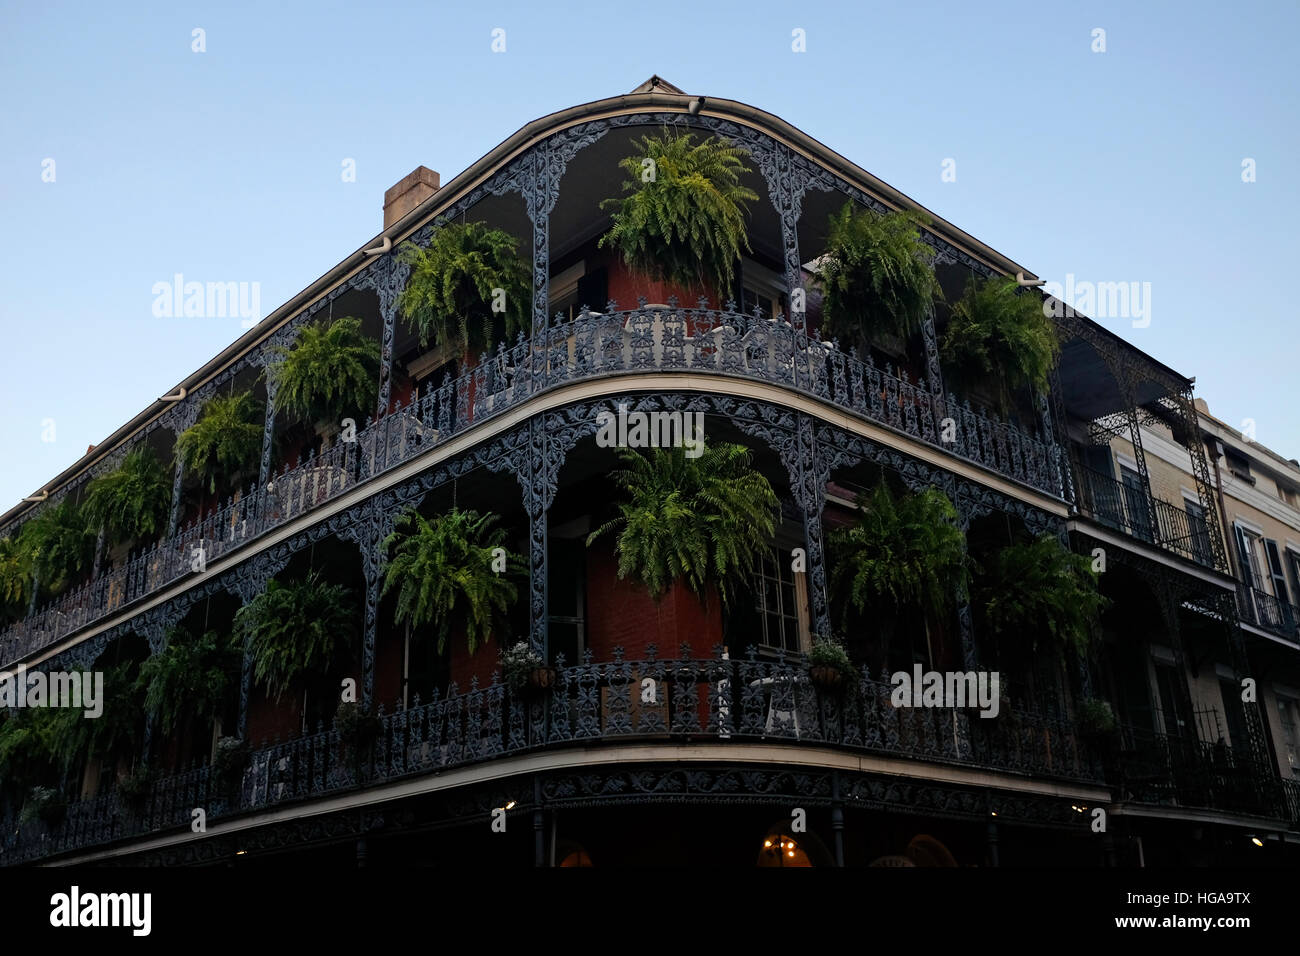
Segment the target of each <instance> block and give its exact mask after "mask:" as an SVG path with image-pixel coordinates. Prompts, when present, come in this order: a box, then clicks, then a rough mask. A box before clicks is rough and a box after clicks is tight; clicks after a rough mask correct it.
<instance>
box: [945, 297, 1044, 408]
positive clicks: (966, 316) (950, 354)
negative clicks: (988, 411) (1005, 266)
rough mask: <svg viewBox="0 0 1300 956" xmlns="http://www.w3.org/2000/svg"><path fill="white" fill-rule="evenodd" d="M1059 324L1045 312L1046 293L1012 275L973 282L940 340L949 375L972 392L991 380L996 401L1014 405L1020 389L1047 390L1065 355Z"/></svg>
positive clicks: (957, 304) (1003, 404)
mask: <svg viewBox="0 0 1300 956" xmlns="http://www.w3.org/2000/svg"><path fill="white" fill-rule="evenodd" d="M1060 353H1061V343H1060V339H1059V338H1058V336H1057V334H1056V326H1055V324H1054V323H1053V322H1052V320H1051V319H1050V318H1049V317H1047V316H1046V315H1044V314H1043V303H1042V297H1041V296H1040V295H1039V294H1038V293H1036V292H1034V291H1032V290H1029V291H1026V292H1021V291H1020V286H1019V283H1017V282H1016V280H1015V279H1013V278H998V279H990V280H974V279H972V280H971V282H970V283H969V284H968V285H967V286H966V292H965V294H964V295H963V296H962V298H961V299H960V300H959V301H958V302H957V303H956V304H955V305H954V306H953V308H952V315H951V316H950V317H949V320H948V327H947V328H946V329H945V330H944V332H943V335H942V337H941V339H940V342H939V357H940V359H941V361H942V362H943V369H944V374H945V375H946V376H947V377H948V379H949V380H951V381H953V382H954V383H955V384H956V385H957V387H958V388H962V389H965V390H969V389H971V388H972V387H976V386H978V385H979V384H980V383H983V382H990V383H992V385H993V388H994V390H995V404H996V405H997V407H998V409H999V410H1000V411H1002V412H1004V413H1005V412H1007V411H1009V410H1010V409H1011V407H1012V403H1013V397H1012V394H1013V392H1014V391H1015V390H1016V389H1019V388H1028V389H1030V390H1031V391H1033V392H1035V393H1038V394H1046V392H1047V386H1048V378H1049V376H1050V375H1051V371H1052V369H1053V368H1054V367H1055V365H1056V361H1057V359H1058V358H1059V357H1060Z"/></svg>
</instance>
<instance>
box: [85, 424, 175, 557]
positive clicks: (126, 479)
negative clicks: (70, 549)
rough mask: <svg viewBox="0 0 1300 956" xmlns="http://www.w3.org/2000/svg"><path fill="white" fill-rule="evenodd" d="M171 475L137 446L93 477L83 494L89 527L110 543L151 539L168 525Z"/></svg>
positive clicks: (146, 450) (150, 454)
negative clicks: (111, 468)
mask: <svg viewBox="0 0 1300 956" xmlns="http://www.w3.org/2000/svg"><path fill="white" fill-rule="evenodd" d="M171 497H172V482H171V476H170V475H168V474H167V471H166V469H164V468H163V466H162V464H161V463H160V462H159V461H158V459H157V458H156V457H155V456H154V454H153V452H152V451H150V450H149V449H148V448H144V447H139V448H136V449H135V450H134V451H132V452H130V453H129V454H128V455H127V456H126V458H124V459H123V460H122V464H121V465H119V466H118V467H117V469H116V470H115V471H113V472H112V473H110V474H107V475H104V476H103V477H101V478H96V479H95V480H94V481H92V482H91V483H90V488H89V490H88V491H87V494H86V502H85V506H84V507H85V512H86V518H87V520H88V521H89V522H90V527H92V528H100V527H102V528H103V529H104V532H105V535H106V537H107V539H108V541H109V542H111V543H112V544H120V543H121V542H123V541H133V540H135V541H138V540H147V539H153V538H155V537H157V536H158V535H159V534H161V533H162V531H163V529H164V528H165V527H166V526H167V516H168V512H169V509H170V506H171Z"/></svg>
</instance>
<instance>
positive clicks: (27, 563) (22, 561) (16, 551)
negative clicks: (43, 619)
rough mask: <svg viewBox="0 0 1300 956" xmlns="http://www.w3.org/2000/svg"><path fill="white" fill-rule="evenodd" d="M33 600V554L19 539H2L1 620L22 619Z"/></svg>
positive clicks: (0, 546) (0, 561) (0, 547)
mask: <svg viewBox="0 0 1300 956" xmlns="http://www.w3.org/2000/svg"><path fill="white" fill-rule="evenodd" d="M31 598H32V556H31V554H30V553H29V552H28V551H27V550H26V549H25V548H24V547H23V545H22V542H21V541H20V540H19V538H18V537H10V538H0V620H2V621H5V622H11V621H15V620H19V619H21V618H22V617H23V616H24V615H26V613H27V607H28V603H29V602H30V601H31Z"/></svg>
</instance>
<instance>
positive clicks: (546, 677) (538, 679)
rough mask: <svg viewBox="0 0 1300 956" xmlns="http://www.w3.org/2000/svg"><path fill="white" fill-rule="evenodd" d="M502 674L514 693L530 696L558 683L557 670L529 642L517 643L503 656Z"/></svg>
mask: <svg viewBox="0 0 1300 956" xmlns="http://www.w3.org/2000/svg"><path fill="white" fill-rule="evenodd" d="M501 673H502V676H503V677H504V678H505V682H506V686H508V687H509V688H510V689H511V690H512V691H514V692H516V693H521V694H527V695H530V696H532V695H536V694H540V693H541V692H542V691H544V690H546V689H548V688H550V687H553V686H554V685H555V681H556V673H555V668H554V667H551V666H550V665H548V664H547V663H546V661H545V660H543V658H542V655H540V654H538V653H537V652H536V651H535V650H533V648H532V645H530V644H529V643H528V642H527V641H519V642H517V643H516V644H514V645H513V646H511V648H510V649H509V650H507V651H506V652H505V653H503V654H502V655H501Z"/></svg>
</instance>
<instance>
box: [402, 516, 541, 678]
mask: <svg viewBox="0 0 1300 956" xmlns="http://www.w3.org/2000/svg"><path fill="white" fill-rule="evenodd" d="M496 521H497V516H496V515H493V514H479V513H478V512H477V511H461V510H460V509H459V508H453V509H452V510H451V511H449V512H447V513H446V514H444V515H439V516H438V517H436V518H432V519H429V518H425V517H423V516H422V515H421V514H419V513H418V512H416V511H414V510H408V511H406V512H405V513H404V514H402V515H401V516H399V517H398V519H397V524H396V528H397V530H396V531H394V532H393V534H392V535H390V536H389V538H388V540H387V541H386V542H385V543H384V546H385V548H388V547H392V548H393V557H392V560H391V561H389V564H388V570H387V573H386V575H385V578H384V591H383V593H384V594H387V593H388V592H389V591H390V590H391V589H392V588H394V587H396V588H397V608H396V617H397V620H398V621H399V622H406V623H409V624H410V625H411V626H412V627H424V626H425V625H429V624H432V625H433V626H434V627H435V629H436V632H437V635H438V653H439V654H441V653H442V652H443V650H444V649H445V648H446V646H447V637H448V636H449V635H450V634H451V633H452V631H453V629H456V628H463V629H464V631H465V641H466V644H467V646H468V648H469V652H470V653H471V654H473V653H475V652H476V651H477V650H478V649H479V647H480V646H481V645H482V644H483V642H485V641H486V640H487V639H488V638H489V637H490V636H491V635H492V634H493V633H494V631H496V630H497V629H498V628H500V627H502V625H503V618H504V615H505V614H506V612H507V611H508V610H509V608H510V606H511V605H512V604H513V603H514V601H515V597H516V593H517V592H516V588H515V585H514V584H513V583H512V582H511V580H510V578H511V577H512V576H518V575H519V574H520V573H521V571H522V570H523V562H522V560H521V559H520V558H519V557H518V556H516V555H514V554H512V553H511V552H509V551H508V550H506V551H505V555H504V560H505V567H504V571H498V569H499V568H501V567H502V565H501V563H500V560H499V558H500V552H496V549H498V548H502V549H503V550H504V542H505V530H504V529H502V528H495V527H493V525H494V524H495V523H496ZM405 528H409V529H410V530H409V531H404V530H402V529H405ZM494 552H496V553H495V554H494Z"/></svg>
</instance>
